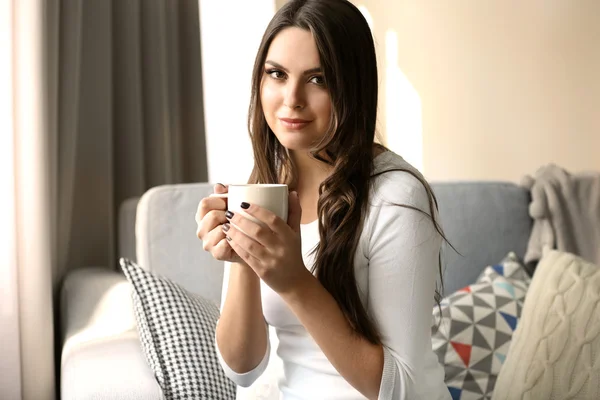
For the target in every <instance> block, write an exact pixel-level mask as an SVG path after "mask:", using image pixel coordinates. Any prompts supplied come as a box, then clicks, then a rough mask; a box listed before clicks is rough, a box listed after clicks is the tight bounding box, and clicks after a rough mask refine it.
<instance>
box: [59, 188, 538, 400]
mask: <svg viewBox="0 0 600 400" xmlns="http://www.w3.org/2000/svg"><path fill="white" fill-rule="evenodd" d="M432 186H433V189H434V192H435V194H436V196H437V199H438V203H439V209H440V218H441V224H442V227H443V229H444V230H445V233H446V235H447V237H448V239H449V240H450V242H451V243H452V245H453V246H454V247H455V248H456V250H458V252H459V253H460V254H457V253H456V252H454V251H453V250H452V249H451V248H449V247H448V246H445V247H444V251H443V266H444V284H445V293H452V292H454V291H456V290H457V289H460V288H462V287H464V286H466V285H468V284H471V283H472V282H473V281H474V280H475V279H476V278H477V276H478V275H479V274H480V273H481V271H482V269H483V268H484V267H485V266H486V265H490V264H493V263H497V262H498V261H499V260H501V259H502V258H503V257H504V256H505V255H506V254H507V253H508V252H509V251H513V252H515V253H516V254H517V255H518V256H520V257H522V256H523V254H524V253H525V250H526V247H527V242H528V239H529V235H530V232H531V228H532V221H531V219H530V217H529V213H528V206H529V202H530V194H529V192H528V191H527V190H526V189H524V188H522V187H519V186H517V185H515V184H512V183H507V182H451V183H434V184H433V185H432ZM211 192H212V185H211V184H206V183H197V184H183V185H165V186H160V187H156V188H153V189H151V190H149V191H148V192H146V193H145V194H144V195H143V196H142V197H141V198H139V199H137V198H135V199H130V200H128V201H126V202H124V203H123V204H122V206H121V207H120V210H119V237H118V252H119V254H118V255H119V256H124V257H129V258H131V259H133V260H136V261H137V263H138V264H139V265H141V266H142V267H144V268H146V269H147V270H150V271H152V272H154V273H157V274H160V275H162V276H165V277H167V278H169V279H171V280H173V281H175V282H177V283H178V284H180V285H181V286H183V287H184V288H185V289H187V290H189V291H191V292H194V293H197V294H200V295H201V296H203V297H205V298H207V299H211V300H213V301H214V302H215V303H217V304H219V303H220V300H221V299H220V296H221V283H222V276H223V265H222V263H220V262H218V261H215V260H214V259H212V258H211V256H210V255H209V254H208V253H206V252H204V251H203V250H202V245H201V243H200V242H199V240H198V239H197V237H196V223H195V221H194V215H195V212H196V207H197V204H198V201H199V200H200V199H201V198H203V197H205V196H207V195H208V194H209V193H211ZM60 329H61V340H62V345H63V347H62V357H61V367H60V373H61V378H60V380H61V382H60V386H61V398H62V399H63V400H75V399H77V400H86V399H103V400H134V399H135V400H137V399H139V400H154V399H163V398H164V397H163V394H162V393H161V390H160V387H159V386H158V384H157V382H156V380H155V379H154V376H153V374H152V371H151V369H150V368H149V366H148V365H147V363H146V361H145V359H144V355H143V353H142V349H141V346H140V341H139V337H138V333H137V329H136V324H135V318H134V313H133V306H132V299H131V287H130V285H129V283H128V281H127V280H126V279H125V277H124V275H123V274H122V273H121V272H120V271H119V270H118V268H117V260H115V262H114V265H111V266H108V267H107V266H96V267H93V266H86V267H82V268H80V269H76V270H74V271H72V272H71V273H70V274H68V276H67V277H66V279H65V281H64V283H63V285H62V288H61V297H60Z"/></svg>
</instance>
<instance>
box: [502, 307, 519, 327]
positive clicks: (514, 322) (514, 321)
mask: <svg viewBox="0 0 600 400" xmlns="http://www.w3.org/2000/svg"><path fill="white" fill-rule="evenodd" d="M499 313H500V315H502V317H504V320H505V321H506V323H508V325H509V326H510V329H512V330H513V332H514V330H515V329H517V317H515V316H514V315H510V314H507V313H504V312H502V311H499Z"/></svg>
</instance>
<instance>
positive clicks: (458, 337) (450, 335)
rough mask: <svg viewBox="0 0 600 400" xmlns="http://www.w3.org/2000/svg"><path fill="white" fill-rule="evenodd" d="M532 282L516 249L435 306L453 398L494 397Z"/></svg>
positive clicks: (435, 331)
mask: <svg viewBox="0 0 600 400" xmlns="http://www.w3.org/2000/svg"><path fill="white" fill-rule="evenodd" d="M530 283H531V278H530V277H529V275H528V274H527V271H526V269H525V266H524V265H523V263H522V262H521V261H520V260H519V259H518V257H517V256H516V255H515V254H514V253H512V252H511V253H509V254H508V255H507V256H506V257H505V258H504V260H502V262H501V263H500V264H498V265H494V266H489V267H487V268H485V270H484V271H483V272H482V273H481V275H480V276H479V277H478V278H477V280H476V282H475V283H474V284H472V285H469V286H467V287H465V288H463V289H461V290H458V291H457V292H455V293H453V294H451V295H449V296H448V297H446V298H444V299H443V300H442V302H441V314H440V310H439V308H438V307H435V308H434V311H433V315H434V326H433V327H432V346H433V350H434V351H435V353H436V354H437V356H438V359H439V361H440V363H441V364H442V365H443V366H444V369H445V382H446V386H448V389H449V390H450V393H451V395H452V399H453V400H459V399H461V400H470V399H474V400H479V399H483V400H489V399H491V398H492V393H493V390H494V385H495V383H496V379H497V377H498V374H499V373H500V369H501V368H502V364H503V363H504V360H505V358H506V355H507V354H508V349H509V346H510V341H511V338H512V335H513V332H514V331H515V329H516V327H517V323H518V320H519V318H520V317H521V310H522V308H523V302H524V300H525V295H526V293H527V289H528V288H529V284H530ZM438 323H439V327H438Z"/></svg>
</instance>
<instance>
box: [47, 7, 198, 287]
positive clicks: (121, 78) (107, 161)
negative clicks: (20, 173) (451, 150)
mask: <svg viewBox="0 0 600 400" xmlns="http://www.w3.org/2000/svg"><path fill="white" fill-rule="evenodd" d="M55 1H56V4H57V5H58V8H59V10H58V11H57V12H56V18H57V19H58V24H57V25H56V26H57V28H56V29H55V32H54V35H55V36H57V37H58V39H57V40H56V43H57V48H58V52H57V54H56V55H54V56H53V55H52V54H50V55H49V56H50V65H49V70H50V72H51V74H52V73H54V74H55V78H56V81H57V85H56V88H55V90H54V94H55V96H54V97H55V103H56V109H54V110H53V111H52V110H51V114H52V113H54V117H55V118H54V119H53V118H52V116H51V118H50V122H51V124H52V127H53V130H54V131H55V135H54V137H55V139H56V141H55V145H54V152H55V157H56V159H55V163H54V168H55V174H54V176H55V182H54V183H55V185H53V187H54V188H55V190H56V191H55V193H54V199H55V201H56V208H55V209H56V210H57V213H56V216H55V225H54V226H56V229H57V231H58V232H57V236H56V238H57V239H56V243H55V249H56V250H57V254H56V257H57V260H56V261H57V262H56V265H57V267H56V268H57V269H58V270H57V271H56V273H55V283H58V282H60V280H61V279H62V278H63V277H64V274H65V273H66V272H67V271H68V270H70V269H73V268H79V267H85V266H106V267H108V268H115V267H116V265H117V263H116V261H117V257H118V254H116V252H115V251H116V250H115V249H116V232H117V229H116V226H117V220H116V216H117V210H118V207H119V205H120V204H121V203H122V202H123V200H125V199H127V198H129V197H133V196H140V195H142V194H143V193H144V192H145V191H146V190H147V189H149V188H151V187H154V186H157V185H162V184H173V183H186V182H200V181H206V179H207V167H206V149H205V139H204V117H203V104H202V82H201V77H202V71H201V60H200V29H199V13H198V1H197V0H177V1H173V0H126V1H123V0H112V1H105V0H102V1H100V0H96V1H89V0H86V1H84V0H55ZM50 28H52V24H50ZM50 32H51V33H52V29H50ZM51 92H52V91H51ZM51 104H52V103H51ZM51 107H52V105H51Z"/></svg>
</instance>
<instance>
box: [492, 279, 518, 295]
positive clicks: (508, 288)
mask: <svg viewBox="0 0 600 400" xmlns="http://www.w3.org/2000/svg"><path fill="white" fill-rule="evenodd" d="M494 286H497V287H501V288H503V289H504V290H506V291H507V292H508V293H510V295H511V296H512V298H513V299H514V298H515V287H514V286H513V285H511V284H510V283H507V282H494Z"/></svg>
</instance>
